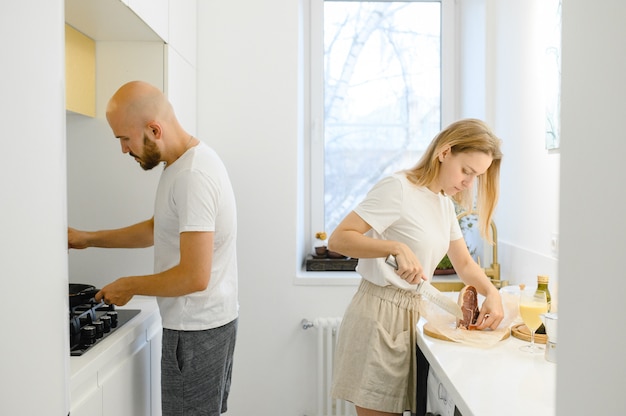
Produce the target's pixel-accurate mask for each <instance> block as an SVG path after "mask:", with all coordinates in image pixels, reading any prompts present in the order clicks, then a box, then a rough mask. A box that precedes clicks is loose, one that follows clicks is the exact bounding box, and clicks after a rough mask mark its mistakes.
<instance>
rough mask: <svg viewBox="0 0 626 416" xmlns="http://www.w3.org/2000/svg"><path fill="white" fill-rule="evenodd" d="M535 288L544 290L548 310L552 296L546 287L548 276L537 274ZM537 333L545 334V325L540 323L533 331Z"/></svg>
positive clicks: (550, 306)
mask: <svg viewBox="0 0 626 416" xmlns="http://www.w3.org/2000/svg"><path fill="white" fill-rule="evenodd" d="M537 290H538V291H539V290H543V291H544V292H546V300H547V301H548V312H550V309H551V308H552V298H551V297H550V289H548V276H546V275H543V274H540V275H538V276H537ZM535 333H537V334H545V333H546V327H545V326H544V325H543V324H541V326H540V327H539V328H538V329H537V331H536V332H535Z"/></svg>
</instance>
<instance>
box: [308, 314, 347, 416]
mask: <svg viewBox="0 0 626 416" xmlns="http://www.w3.org/2000/svg"><path fill="white" fill-rule="evenodd" d="M339 324H341V318H316V319H314V320H312V321H310V320H307V319H303V320H302V328H303V329H309V328H314V329H315V332H316V340H317V360H316V366H317V370H316V377H317V392H316V393H317V413H316V414H317V416H353V415H356V411H355V410H354V406H353V405H352V404H351V403H348V402H346V401H344V400H333V399H331V397H330V385H331V382H332V377H333V356H334V354H335V345H336V342H337V334H338V332H339Z"/></svg>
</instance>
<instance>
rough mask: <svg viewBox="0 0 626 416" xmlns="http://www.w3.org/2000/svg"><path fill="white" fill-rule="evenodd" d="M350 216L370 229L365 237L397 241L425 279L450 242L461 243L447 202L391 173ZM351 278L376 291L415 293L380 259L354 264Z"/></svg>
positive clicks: (442, 197)
mask: <svg viewBox="0 0 626 416" xmlns="http://www.w3.org/2000/svg"><path fill="white" fill-rule="evenodd" d="M354 211H355V212H356V213H357V214H358V215H359V216H360V217H361V218H362V219H363V220H364V221H365V222H367V223H368V224H369V225H370V226H371V227H372V229H371V230H370V231H368V232H367V233H366V235H367V236H369V237H372V238H376V239H379V240H394V241H401V242H403V243H405V244H406V245H408V246H409V248H410V249H411V250H412V251H413V252H414V253H415V255H416V256H417V259H418V260H419V261H420V263H421V264H422V267H423V268H424V274H425V275H426V276H428V277H429V278H430V277H431V276H432V275H433V272H434V271H435V268H436V267H437V264H438V263H439V262H440V261H441V259H442V258H443V256H444V255H445V254H446V252H447V251H448V247H449V246H450V242H451V241H454V240H458V239H459V238H462V237H463V234H462V232H461V228H460V226H459V223H458V221H457V219H456V213H455V211H454V204H453V202H452V200H451V199H450V198H449V197H447V196H446V195H443V194H441V193H439V194H436V193H434V192H432V191H431V190H430V189H428V188H427V187H424V186H417V185H414V184H412V183H411V182H409V180H408V179H407V178H406V175H405V174H404V173H397V174H394V175H392V176H389V177H386V178H384V179H382V180H381V181H380V182H378V183H377V184H376V185H374V187H373V188H372V189H371V190H370V191H369V192H368V194H367V196H366V197H365V199H364V200H363V201H362V202H361V203H360V204H359V205H358V206H357V207H356V208H355V209H354ZM356 270H357V272H358V273H359V274H360V275H361V276H362V277H363V278H364V279H366V280H368V281H370V282H372V283H374V284H377V285H379V286H387V285H390V284H392V285H394V286H398V287H400V288H403V289H410V290H415V288H416V287H417V286H416V285H409V284H408V283H407V282H406V281H405V280H403V279H402V278H400V276H398V275H397V274H396V273H395V270H394V269H393V268H392V267H391V266H389V265H388V264H386V263H385V258H383V257H381V258H365V259H359V261H358V265H357V269H356Z"/></svg>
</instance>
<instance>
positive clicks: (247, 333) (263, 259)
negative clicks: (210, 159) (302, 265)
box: [198, 0, 356, 416]
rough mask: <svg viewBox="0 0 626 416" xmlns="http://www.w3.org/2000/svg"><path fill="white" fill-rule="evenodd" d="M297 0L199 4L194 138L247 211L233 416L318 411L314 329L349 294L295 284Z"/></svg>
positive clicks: (242, 227)
mask: <svg viewBox="0 0 626 416" xmlns="http://www.w3.org/2000/svg"><path fill="white" fill-rule="evenodd" d="M298 3H299V2H297V1H293V0H265V1H238V2H215V1H212V2H202V1H201V2H198V6H199V8H198V19H199V22H201V23H199V24H198V37H199V41H198V48H199V49H198V87H199V91H200V93H199V94H198V97H199V102H198V109H199V112H198V114H199V116H198V131H199V133H198V135H199V136H200V137H201V138H203V139H204V140H206V141H207V142H208V143H209V144H210V145H212V146H213V147H214V148H215V149H216V150H217V151H218V152H219V154H220V155H221V156H222V158H223V159H224V162H225V164H226V166H227V168H228V169H229V172H230V175H231V178H232V181H233V186H234V189H235V193H236V197H237V203H238V207H239V217H238V218H239V242H238V250H239V267H240V280H239V281H240V304H241V310H240V312H241V317H240V326H239V338H238V341H237V349H236V357H235V367H234V378H233V386H232V393H231V400H230V401H229V414H232V415H235V416H236V415H244V414H254V415H263V416H266V415H267V416H269V415H304V414H309V415H311V414H313V412H314V411H315V384H314V383H315V381H314V380H315V375H314V371H315V370H314V366H313V362H314V360H315V348H314V343H315V341H314V333H313V331H311V330H309V331H303V330H302V329H301V328H300V326H299V324H300V320H301V319H302V318H313V317H316V316H337V315H342V314H343V311H344V309H345V307H346V305H347V303H348V302H349V300H350V298H351V297H352V294H353V293H354V291H355V290H356V288H355V287H354V286H352V287H318V286H298V285H294V283H293V282H294V277H295V261H294V259H295V258H296V245H297V238H296V227H297V209H296V206H297V203H298V189H297V175H298V166H297V162H298V158H297V156H298V141H299V140H301V137H299V135H300V127H299V126H298V111H300V108H299V107H300V106H301V104H302V103H301V102H300V101H299V99H300V97H299V95H298V94H299V86H298V82H299V78H298V71H299V70H300V68H299V67H298V65H299V56H298V53H299V49H298V47H299V45H298V30H299V27H298V24H299V20H300V16H299V9H298V7H299V5H298Z"/></svg>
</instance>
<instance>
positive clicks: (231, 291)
mask: <svg viewBox="0 0 626 416" xmlns="http://www.w3.org/2000/svg"><path fill="white" fill-rule="evenodd" d="M183 232H213V233H214V239H213V244H214V246H213V253H212V265H211V279H210V281H209V285H208V287H207V288H206V289H205V290H203V291H201V292H195V293H191V294H188V295H185V296H179V297H157V302H158V304H159V310H160V312H161V319H162V321H163V327H164V328H168V329H175V330H187V331H196V330H205V329H211V328H217V327H220V326H222V325H225V324H227V323H229V322H231V321H233V320H234V319H235V318H237V316H238V309H239V304H238V294H237V290H238V287H237V255H236V236H237V212H236V205H235V196H234V193H233V189H232V186H231V183H230V179H229V177H228V173H227V171H226V168H225V166H224V164H223V163H222V161H221V159H220V158H219V156H218V155H217V153H216V152H215V151H214V150H213V149H211V148H210V147H209V146H207V145H206V144H204V143H203V142H200V144H198V145H197V146H194V147H192V148H190V149H188V150H187V151H186V152H185V153H184V154H183V155H182V156H180V157H179V158H178V159H177V160H176V161H175V162H174V163H172V164H171V165H169V166H167V167H166V169H164V171H163V173H162V175H161V178H160V181H159V186H158V188H157V192H156V200H155V208H154V269H155V272H156V273H159V272H162V271H164V270H168V269H170V268H172V267H174V266H176V265H177V264H179V262H180V233H183ZM209 255H210V253H209Z"/></svg>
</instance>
